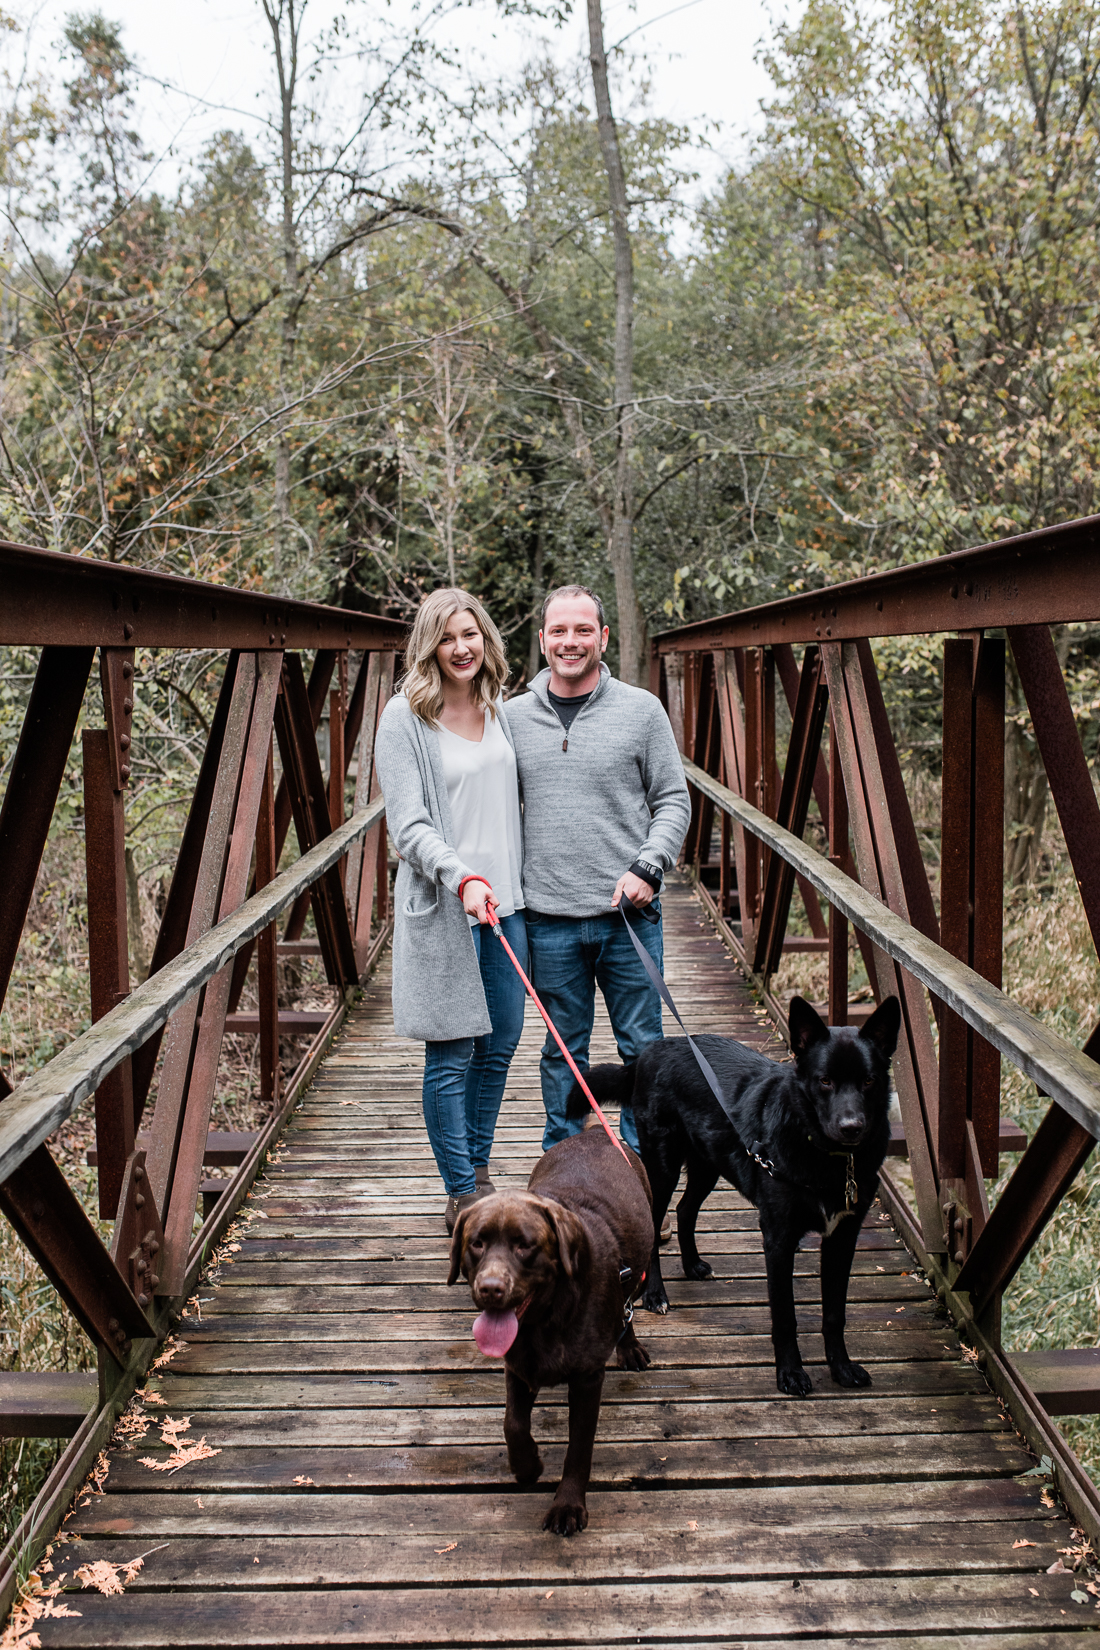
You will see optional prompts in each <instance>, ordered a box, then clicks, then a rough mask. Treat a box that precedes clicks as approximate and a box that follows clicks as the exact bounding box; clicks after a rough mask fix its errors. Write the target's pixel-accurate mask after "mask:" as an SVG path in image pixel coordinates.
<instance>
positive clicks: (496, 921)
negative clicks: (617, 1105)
mask: <svg viewBox="0 0 1100 1650" xmlns="http://www.w3.org/2000/svg"><path fill="white" fill-rule="evenodd" d="M489 927H490V928H491V929H492V930H493V933H494V934H495V935H496V937H497V939H498V940H499V941H500V943H501V945H502V946H503V947H504V949H505V951H507V953H508V955H509V956H510V957H511V959H512V966H513V968H514V969H515V971H516V973H517V974H518V975H519V977H520V979H521V980H522V981H523V985H524V989H525V990H526V992H527V995H528V996H529V997H530V999H531V1001H532V1002H533V1003H534V1005H535V1007H536V1008H537V1009H538V1011H539V1013H540V1014H541V1015H542V1017H543V1019H544V1020H545V1021H546V1029H547V1030H548V1031H549V1033H550V1035H551V1037H553V1039H554V1041H555V1042H556V1043H557V1045H558V1047H559V1048H560V1049H561V1051H562V1053H563V1054H564V1055H565V1061H566V1064H567V1065H568V1067H569V1069H570V1071H571V1072H572V1073H573V1076H574V1077H575V1078H576V1079H577V1082H578V1083H579V1084H580V1086H581V1088H582V1089H583V1091H584V1096H585V1099H586V1100H587V1101H588V1104H589V1105H590V1106H591V1107H592V1110H593V1111H594V1112H595V1113H596V1116H597V1117H598V1118H599V1120H600V1122H601V1123H602V1124H603V1126H604V1128H605V1130H606V1131H607V1137H608V1139H609V1140H610V1141H612V1143H613V1144H614V1145H615V1146H616V1148H617V1149H618V1151H619V1152H620V1153H621V1155H622V1159H623V1162H624V1163H629V1162H630V1159H629V1157H627V1155H626V1151H625V1149H624V1147H623V1145H622V1143H621V1142H620V1141H619V1140H618V1139H616V1137H615V1135H614V1134H613V1133H612V1130H611V1125H610V1124H609V1123H608V1121H607V1118H606V1117H605V1116H604V1114H603V1112H602V1111H601V1110H600V1107H599V1105H598V1103H597V1101H596V1096H595V1095H594V1094H593V1093H592V1090H591V1089H590V1088H589V1086H588V1084H587V1083H586V1082H585V1080H584V1078H583V1077H582V1076H581V1073H580V1068H579V1066H578V1065H577V1062H576V1061H575V1060H574V1058H573V1056H572V1055H571V1054H570V1052H569V1050H568V1049H567V1048H566V1046H565V1044H564V1043H563V1042H562V1040H561V1037H560V1036H559V1034H558V1028H557V1026H556V1025H555V1024H554V1022H553V1020H552V1019H551V1018H550V1016H549V1014H547V1012H546V1010H545V1009H544V1008H543V1006H542V1003H541V1002H540V1001H539V994H538V992H537V991H536V990H535V988H534V986H533V985H532V984H531V982H530V980H529V979H528V978H527V975H526V974H525V973H524V972H523V969H522V968H521V966H520V961H519V958H518V957H517V956H516V954H515V952H514V951H513V950H512V947H511V946H510V945H509V944H508V941H507V940H506V939H505V938H504V930H503V928H502V927H501V926H500V918H499V917H498V916H497V914H496V912H495V911H494V910H493V908H492V907H491V906H490V907H489Z"/></svg>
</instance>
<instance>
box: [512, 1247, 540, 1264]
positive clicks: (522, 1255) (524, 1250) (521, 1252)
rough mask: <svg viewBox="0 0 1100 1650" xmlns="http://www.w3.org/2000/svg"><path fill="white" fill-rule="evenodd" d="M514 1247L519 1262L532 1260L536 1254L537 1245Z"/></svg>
mask: <svg viewBox="0 0 1100 1650" xmlns="http://www.w3.org/2000/svg"><path fill="white" fill-rule="evenodd" d="M512 1247H513V1252H514V1254H515V1256H516V1258H517V1260H530V1259H531V1256H532V1255H533V1254H534V1252H535V1248H536V1245H535V1244H533V1243H516V1244H513V1246H512Z"/></svg>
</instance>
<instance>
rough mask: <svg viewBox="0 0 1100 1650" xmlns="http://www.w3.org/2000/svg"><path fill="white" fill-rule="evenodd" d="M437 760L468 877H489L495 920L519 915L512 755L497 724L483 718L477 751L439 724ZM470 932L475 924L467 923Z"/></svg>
mask: <svg viewBox="0 0 1100 1650" xmlns="http://www.w3.org/2000/svg"><path fill="white" fill-rule="evenodd" d="M436 731H437V732H438V734H439V755H440V758H441V760H442V763H443V777H444V779H445V780H446V782H447V801H448V802H449V803H450V806H451V822H452V824H453V825H454V833H455V840H454V847H455V852H456V853H457V854H458V856H459V858H460V859H463V860H465V862H466V864H467V865H468V866H469V867H470V869H471V871H477V872H478V874H479V875H481V876H484V877H488V879H489V882H490V884H491V885H492V890H493V893H494V894H495V895H496V897H497V899H498V900H499V901H500V904H499V905H498V907H497V915H498V916H500V917H510V916H511V915H512V913H513V912H514V911H522V910H523V848H522V843H523V832H522V826H521V824H520V815H519V782H518V780H517V777H516V753H515V751H514V750H513V749H512V746H511V743H510V741H509V739H508V735H507V734H506V733H505V731H504V729H503V728H502V727H501V725H500V721H499V719H498V718H494V717H492V716H491V715H490V714H489V712H488V711H486V712H485V732H484V733H483V734H482V736H481V739H480V741H479V742H478V743H477V744H476V745H475V744H474V742H473V740H472V739H464V738H463V737H462V735H461V734H460V733H452V732H451V730H450V728H445V727H443V726H442V724H440V726H439V727H438V729H437V730H436ZM470 926H471V928H476V927H477V918H476V917H471V918H470Z"/></svg>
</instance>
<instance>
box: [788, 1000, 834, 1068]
mask: <svg viewBox="0 0 1100 1650" xmlns="http://www.w3.org/2000/svg"><path fill="white" fill-rule="evenodd" d="M787 1023H788V1024H789V1026H790V1028H791V1053H792V1054H793V1055H794V1057H795V1059H796V1060H801V1058H802V1056H803V1055H804V1054H805V1053H806V1052H807V1050H808V1049H810V1048H812V1047H813V1045H814V1043H820V1042H824V1041H825V1040H826V1039H827V1037H828V1035H829V1028H828V1026H827V1025H826V1024H825V1021H824V1020H823V1019H822V1018H821V1015H820V1014H819V1013H818V1012H817V1009H816V1008H814V1007H813V1006H812V1004H810V1003H808V1002H807V1001H806V999H805V997H792V998H791V1006H790V1008H789V1009H788V1011H787Z"/></svg>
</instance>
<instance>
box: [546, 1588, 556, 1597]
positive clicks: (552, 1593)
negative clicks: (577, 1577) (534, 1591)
mask: <svg viewBox="0 0 1100 1650" xmlns="http://www.w3.org/2000/svg"><path fill="white" fill-rule="evenodd" d="M553 1596H554V1589H553V1588H552V1587H551V1589H550V1591H549V1592H548V1593H547V1594H546V1595H545V1597H546V1598H553Z"/></svg>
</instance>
